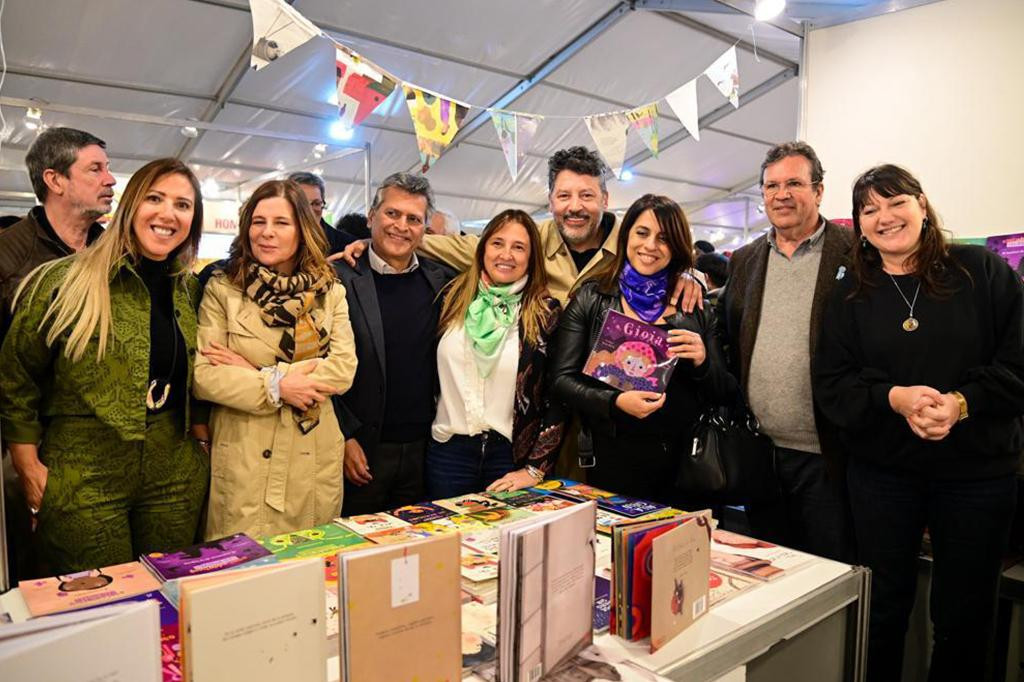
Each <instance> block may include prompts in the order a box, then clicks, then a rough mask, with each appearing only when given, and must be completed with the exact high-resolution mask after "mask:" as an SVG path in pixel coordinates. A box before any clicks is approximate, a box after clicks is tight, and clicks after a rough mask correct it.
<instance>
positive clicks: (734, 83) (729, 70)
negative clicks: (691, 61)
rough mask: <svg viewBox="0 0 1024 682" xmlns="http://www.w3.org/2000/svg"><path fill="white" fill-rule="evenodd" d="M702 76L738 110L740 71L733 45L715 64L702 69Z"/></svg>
mask: <svg viewBox="0 0 1024 682" xmlns="http://www.w3.org/2000/svg"><path fill="white" fill-rule="evenodd" d="M704 75H705V76H707V77H708V78H710V79H711V82H712V83H714V84H715V87H716V88H718V91H719V92H720V93H722V96H723V97H725V98H727V99H728V100H729V101H730V102H732V105H733V106H734V107H736V108H737V109H739V106H740V69H739V66H738V65H737V63H736V46H735V45H733V46H732V47H730V48H729V49H728V50H726V51H725V52H723V53H722V56H721V57H719V58H718V59H716V60H715V63H714V64H712V65H711V66H709V67H708V68H706V69H704Z"/></svg>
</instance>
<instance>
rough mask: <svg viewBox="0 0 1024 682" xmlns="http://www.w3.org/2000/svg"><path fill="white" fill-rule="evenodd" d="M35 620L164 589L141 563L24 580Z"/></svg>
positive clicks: (23, 587) (23, 590)
mask: <svg viewBox="0 0 1024 682" xmlns="http://www.w3.org/2000/svg"><path fill="white" fill-rule="evenodd" d="M18 587H19V588H20V589H21V596H22V598H23V599H24V600H25V605H26V606H27V607H28V610H29V613H31V614H32V617H33V618H35V617H37V616H45V615H48V614H51V613H61V612H62V611H75V610H77V609H82V608H85V607H86V606H96V605H97V604H109V603H110V602H114V601H119V600H121V599H124V598H125V597H134V596H135V595H137V594H142V593H144V592H152V591H154V590H159V589H160V581H158V580H157V579H156V578H154V577H153V576H152V575H151V574H150V573H149V571H147V570H146V568H145V567H144V566H143V565H142V564H141V563H139V562H138V561H129V562H128V563H126V564H118V565H116V566H106V567H104V568H94V569H91V570H88V571H78V572H77V573H69V574H67V575H59V576H56V577H54V578H40V579H38V580H22V581H21V582H19V583H18Z"/></svg>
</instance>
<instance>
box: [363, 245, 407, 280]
mask: <svg viewBox="0 0 1024 682" xmlns="http://www.w3.org/2000/svg"><path fill="white" fill-rule="evenodd" d="M369 254H370V269H371V270H373V271H374V272H376V273H377V274H378V275H404V274H405V273H407V272H413V271H414V270H416V268H418V267H419V266H420V260H419V258H417V257H416V253H415V252H413V254H412V260H411V261H409V267H407V268H406V269H405V270H396V269H395V268H393V267H391V266H390V265H388V263H387V261H385V260H384V259H383V258H381V257H380V256H378V255H377V253H376V252H375V251H374V250H373V246H372V245H371V246H370V248H369Z"/></svg>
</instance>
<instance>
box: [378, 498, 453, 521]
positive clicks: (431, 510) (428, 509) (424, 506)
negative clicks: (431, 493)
mask: <svg viewBox="0 0 1024 682" xmlns="http://www.w3.org/2000/svg"><path fill="white" fill-rule="evenodd" d="M387 513H388V514H391V515H392V516H394V517H395V518H396V519H401V520H402V521H406V522H408V523H411V524H414V525H415V524H417V523H424V522H426V521H434V520H436V519H443V518H445V517H447V516H453V515H454V514H455V512H453V511H451V510H449V509H445V508H444V507H439V506H437V505H436V504H434V503H433V502H420V503H419V504H409V505H406V506H404V507H399V508H398V509H391V510H389V511H388V512H387Z"/></svg>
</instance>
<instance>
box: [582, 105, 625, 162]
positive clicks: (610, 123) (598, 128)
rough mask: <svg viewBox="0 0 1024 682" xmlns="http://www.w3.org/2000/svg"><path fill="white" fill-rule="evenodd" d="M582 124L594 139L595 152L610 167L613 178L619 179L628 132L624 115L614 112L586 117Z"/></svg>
mask: <svg viewBox="0 0 1024 682" xmlns="http://www.w3.org/2000/svg"><path fill="white" fill-rule="evenodd" d="M583 122H584V123H586V124H587V130H589V131H590V136H591V137H592V138H594V144H595V145H597V151H599V152H600V153H601V156H603V157H604V160H605V161H606V162H607V163H608V165H609V166H610V167H611V169H612V172H613V173H614V174H615V177H619V175H621V174H622V164H623V162H624V161H625V159H626V131H627V130H629V119H627V118H626V115H625V114H623V113H621V112H615V113H611V114H598V115H597V116H587V117H585V118H584V119H583Z"/></svg>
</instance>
